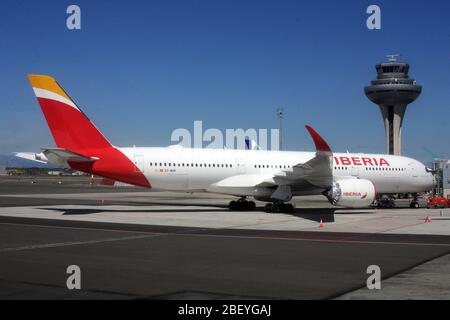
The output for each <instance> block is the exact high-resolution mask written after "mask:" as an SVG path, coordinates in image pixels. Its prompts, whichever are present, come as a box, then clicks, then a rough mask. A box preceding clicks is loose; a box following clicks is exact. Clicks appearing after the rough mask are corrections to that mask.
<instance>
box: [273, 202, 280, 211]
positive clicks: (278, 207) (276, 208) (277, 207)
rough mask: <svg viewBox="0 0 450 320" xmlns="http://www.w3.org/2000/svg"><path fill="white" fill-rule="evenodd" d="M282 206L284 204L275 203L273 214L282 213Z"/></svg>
mask: <svg viewBox="0 0 450 320" xmlns="http://www.w3.org/2000/svg"><path fill="white" fill-rule="evenodd" d="M281 205H282V204H278V203H274V204H273V205H272V212H273V213H280V212H281Z"/></svg>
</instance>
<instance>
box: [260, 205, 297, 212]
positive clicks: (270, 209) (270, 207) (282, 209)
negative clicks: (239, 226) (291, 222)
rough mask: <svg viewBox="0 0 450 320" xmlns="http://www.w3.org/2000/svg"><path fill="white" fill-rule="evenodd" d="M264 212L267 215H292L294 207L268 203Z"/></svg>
mask: <svg viewBox="0 0 450 320" xmlns="http://www.w3.org/2000/svg"><path fill="white" fill-rule="evenodd" d="M264 211H265V212H267V213H292V212H294V205H293V204H292V203H284V202H275V203H268V204H266V206H265V207H264Z"/></svg>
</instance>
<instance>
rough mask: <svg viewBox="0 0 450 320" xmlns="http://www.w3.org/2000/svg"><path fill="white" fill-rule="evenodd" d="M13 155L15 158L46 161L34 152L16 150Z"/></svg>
mask: <svg viewBox="0 0 450 320" xmlns="http://www.w3.org/2000/svg"><path fill="white" fill-rule="evenodd" d="M14 155H15V156H16V157H17V158H21V159H25V160H30V161H35V162H39V163H47V161H45V160H44V159H40V158H39V157H37V154H36V153H34V152H16V153H15V154H14Z"/></svg>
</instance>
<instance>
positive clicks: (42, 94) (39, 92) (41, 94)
mask: <svg viewBox="0 0 450 320" xmlns="http://www.w3.org/2000/svg"><path fill="white" fill-rule="evenodd" d="M33 90H34V94H35V95H36V97H38V98H45V99H51V100H55V101H58V102H62V103H64V104H67V105H68V106H71V107H72V108H75V109H77V110H78V111H80V109H78V108H77V106H76V105H75V103H73V102H72V101H70V100H69V99H67V98H65V97H63V96H61V95H59V94H57V93H54V92H52V91H48V90H45V89H40V88H33Z"/></svg>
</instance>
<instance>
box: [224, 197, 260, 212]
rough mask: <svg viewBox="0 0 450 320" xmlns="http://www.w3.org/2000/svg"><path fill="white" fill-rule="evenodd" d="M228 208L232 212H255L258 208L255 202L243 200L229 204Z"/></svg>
mask: <svg viewBox="0 0 450 320" xmlns="http://www.w3.org/2000/svg"><path fill="white" fill-rule="evenodd" d="M228 208H229V209H230V210H232V211H253V210H255V208H256V204H255V202H254V201H248V200H245V198H242V199H239V200H237V201H235V200H233V201H231V202H230V203H229V204H228Z"/></svg>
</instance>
